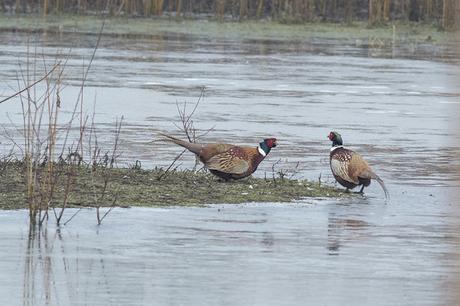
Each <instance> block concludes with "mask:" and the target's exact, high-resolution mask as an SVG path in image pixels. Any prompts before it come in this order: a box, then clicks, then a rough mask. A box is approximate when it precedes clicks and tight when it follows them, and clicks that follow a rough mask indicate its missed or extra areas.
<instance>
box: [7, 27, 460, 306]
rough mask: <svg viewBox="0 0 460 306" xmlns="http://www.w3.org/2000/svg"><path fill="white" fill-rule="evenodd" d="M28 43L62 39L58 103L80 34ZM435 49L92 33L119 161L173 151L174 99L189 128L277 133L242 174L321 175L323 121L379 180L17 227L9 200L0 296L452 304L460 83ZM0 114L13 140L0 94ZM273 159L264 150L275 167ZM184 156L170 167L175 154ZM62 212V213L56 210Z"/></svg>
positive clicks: (97, 85) (12, 113)
mask: <svg viewBox="0 0 460 306" xmlns="http://www.w3.org/2000/svg"><path fill="white" fill-rule="evenodd" d="M0 40H1V41H2V45H1V46H0V65H1V66H2V69H1V71H0V76H1V79H2V83H1V84H0V95H3V96H7V95H8V94H9V93H11V92H13V89H12V87H13V88H17V79H18V74H17V73H18V71H19V68H18V67H19V66H18V63H20V64H21V65H22V67H24V65H25V62H26V58H27V48H26V46H27V35H26V34H20V33H19V34H18V33H16V34H11V33H0ZM32 40H38V41H39V42H40V43H39V45H40V47H39V48H38V49H37V53H40V54H43V53H44V54H45V58H47V59H48V60H49V61H51V58H53V57H54V55H55V54H56V53H58V52H61V53H66V52H69V49H68V48H70V47H72V50H71V54H72V56H71V58H70V59H69V61H68V62H67V68H66V69H67V70H66V79H65V80H66V81H65V84H64V85H65V87H64V91H63V93H62V98H63V99H62V101H63V105H62V107H63V110H64V113H63V116H68V113H66V111H67V112H68V111H71V109H72V106H73V103H74V101H75V100H76V96H77V92H78V89H79V84H80V78H81V75H82V65H83V64H84V63H87V62H88V61H89V57H90V55H91V52H92V49H91V48H92V47H93V46H94V45H95V41H96V37H95V36H92V35H77V34H65V35H53V34H47V35H42V34H40V35H38V36H33V37H32ZM456 67H457V60H456V58H455V56H453V55H452V54H451V53H449V50H448V48H446V47H445V46H438V45H436V44H435V45H432V44H423V43H421V44H419V45H414V46H409V47H407V46H406V47H402V46H400V47H395V48H381V49H372V48H371V47H370V46H369V45H367V44H357V43H356V42H350V40H345V39H344V40H337V39H335V40H328V39H309V40H305V41H296V42H286V41H284V42H279V41H267V40H256V39H255V40H234V39H232V40H228V39H224V38H222V39H211V38H208V37H192V38H190V37H183V36H180V35H165V36H155V37H121V38H119V37H104V38H103V39H102V41H101V45H100V48H99V50H98V51H97V54H96V58H95V60H94V62H93V66H92V68H91V71H90V74H89V78H88V81H87V83H86V87H85V96H84V97H85V107H87V109H88V110H91V109H93V101H94V100H96V101H97V102H96V106H95V110H96V116H95V123H96V125H97V127H98V130H99V132H98V133H99V139H100V145H101V146H106V147H110V143H111V142H112V141H113V136H112V130H113V125H114V122H115V120H116V117H117V116H118V117H119V116H122V115H123V116H124V127H123V132H122V135H121V143H120V150H121V153H122V155H121V160H120V165H128V164H130V163H133V162H134V161H135V160H140V161H141V162H142V165H143V166H144V167H153V166H167V165H168V164H169V163H170V162H171V160H172V159H173V158H174V157H175V155H176V154H177V153H179V152H180V151H181V150H180V149H179V148H176V147H174V146H172V145H170V144H166V143H161V142H152V140H155V139H158V137H157V136H156V135H155V132H156V131H158V130H162V131H167V132H169V133H175V130H176V127H175V125H174V123H175V122H177V120H178V117H177V109H176V102H184V101H187V102H188V103H189V107H190V108H193V104H194V103H195V102H196V101H197V100H198V97H199V95H200V90H201V88H202V87H203V86H205V87H206V90H205V97H204V99H203V100H202V101H201V103H200V105H199V107H198V110H197V112H196V114H195V118H194V123H195V126H196V127H197V128H198V129H200V130H203V131H204V130H207V129H210V128H212V129H213V130H212V131H211V132H210V133H209V134H207V135H206V136H205V137H203V141H209V142H211V141H218V140H219V141H222V140H224V141H226V142H230V143H241V144H254V145H255V144H256V143H258V142H259V141H260V140H261V139H262V138H264V137H266V136H275V137H277V138H278V139H279V146H278V147H277V148H276V149H274V150H273V151H272V152H271V153H270V156H269V158H268V159H267V160H265V161H264V162H263V164H262V165H261V166H260V168H259V170H258V172H257V173H256V175H259V176H263V175H264V173H271V171H273V170H272V165H273V164H274V163H276V165H275V171H277V170H280V169H283V170H285V171H288V172H290V173H292V172H295V177H296V178H308V179H314V180H317V179H318V177H319V176H321V179H322V180H323V181H325V182H326V183H330V184H332V183H333V180H332V178H331V175H330V171H329V168H328V167H329V166H328V154H329V146H330V142H329V141H328V140H327V139H326V135H327V134H328V133H329V131H330V130H337V131H340V133H341V134H342V137H343V139H344V142H345V144H346V145H348V146H350V147H351V148H353V149H355V150H357V151H359V152H360V153H361V154H362V155H364V156H365V157H366V158H367V159H368V161H369V162H370V163H371V164H372V166H373V168H374V169H375V170H376V172H377V173H379V175H380V176H381V177H382V178H383V179H384V180H385V182H386V184H387V186H388V189H389V190H390V193H391V201H390V202H388V203H385V202H384V201H383V193H382V191H381V190H380V189H379V187H378V185H375V184H372V185H371V186H370V187H369V188H368V190H367V193H366V195H365V196H363V197H361V196H358V197H355V198H352V199H346V200H308V199H305V200H302V201H298V202H296V203H292V204H276V203H261V204H257V205H255V204H247V205H222V204H216V205H211V206H210V207H207V208H170V209H116V210H114V211H113V212H112V213H111V214H110V215H109V216H108V217H107V219H106V220H105V221H104V224H103V225H102V226H100V227H97V226H96V225H95V223H96V221H95V212H94V211H93V210H84V211H82V212H80V213H79V215H77V217H76V218H75V219H74V220H72V222H71V223H69V224H68V225H67V226H65V227H62V228H60V229H56V228H55V227H54V226H53V225H52V224H50V225H49V226H48V228H47V229H46V230H44V231H43V232H41V233H29V229H28V226H27V212H25V211H3V212H0V237H1V239H0V293H1V294H0V304H1V305H21V304H22V305H44V304H50V305H155V304H158V305H164V304H170V305H305V304H311V305H415V304H416V305H453V304H455V302H454V296H453V294H452V292H453V291H455V290H451V289H452V280H453V278H454V277H456V276H457V277H458V276H459V274H460V263H459V258H460V256H459V255H460V252H459V244H458V228H457V227H456V225H455V223H456V222H457V220H458V218H459V217H460V215H459V213H458V209H457V207H456V206H457V203H456V202H455V201H453V200H451V198H450V197H449V194H450V193H452V192H453V191H454V190H456V189H457V187H458V186H457V179H458V177H457V173H456V171H455V170H456V168H457V167H458V158H457V157H458V153H459V145H458V142H459V138H460V137H459V136H458V133H455V132H454V129H453V125H454V124H455V123H456V122H457V121H458V118H459V115H460V114H459V111H458V110H459V109H460V108H458V107H455V106H457V104H458V103H460V102H459V94H460V92H459V91H458V89H457V88H456V87H455V86H454V83H453V82H452V79H453V76H454V71H455V68H456ZM1 107H2V108H3V112H2V113H1V114H0V123H1V124H2V126H3V129H4V131H6V132H7V133H8V135H10V137H5V138H4V139H3V140H2V143H1V148H2V150H3V152H7V151H8V149H9V148H10V147H11V143H12V139H13V140H15V141H20V140H19V139H20V138H19V137H18V135H17V129H18V128H19V129H20V124H21V122H22V121H21V120H22V115H21V109H20V107H19V104H18V101H14V100H13V101H9V102H7V103H4V104H2V105H1ZM278 161H279V162H278ZM193 163H194V159H193V157H192V156H190V154H188V155H186V156H184V159H182V160H181V167H184V168H186V167H190V166H192V165H193ZM72 213H73V211H71V210H68V214H69V216H70V215H71V214H72Z"/></svg>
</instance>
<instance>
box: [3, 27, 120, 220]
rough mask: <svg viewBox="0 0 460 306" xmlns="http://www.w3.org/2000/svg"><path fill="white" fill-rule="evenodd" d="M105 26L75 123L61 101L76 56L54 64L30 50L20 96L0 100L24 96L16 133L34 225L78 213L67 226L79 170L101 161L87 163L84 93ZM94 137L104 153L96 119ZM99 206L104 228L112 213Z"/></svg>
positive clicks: (75, 106)
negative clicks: (71, 60)
mask: <svg viewBox="0 0 460 306" xmlns="http://www.w3.org/2000/svg"><path fill="white" fill-rule="evenodd" d="M103 28H104V24H103V25H102V27H101V31H100V33H99V36H98V40H97V43H96V46H95V48H94V50H93V53H92V55H91V59H90V61H89V63H88V64H87V65H86V66H84V67H83V77H82V80H81V84H80V90H79V92H78V96H77V98H76V101H75V102H74V104H73V112H72V113H71V115H70V119H68V120H67V121H64V122H63V119H61V117H62V118H63V117H64V115H63V114H62V107H63V105H64V103H66V102H65V101H62V99H61V95H62V90H63V89H62V88H63V86H62V84H63V82H64V71H65V68H66V63H67V60H68V58H69V57H70V55H67V57H65V56H64V57H63V56H61V55H57V56H56V58H55V59H54V61H53V63H52V64H49V63H48V62H47V60H46V59H45V57H44V56H40V55H39V54H38V52H37V48H36V49H35V51H34V52H33V53H31V52H30V51H29V47H28V52H27V60H26V64H25V66H23V67H22V66H21V67H20V77H18V88H20V89H19V90H18V91H17V92H16V93H15V94H13V95H11V96H9V97H7V98H5V99H3V100H2V101H0V103H3V102H6V101H8V100H10V99H13V98H14V97H18V100H19V102H20V105H21V110H22V119H23V120H22V121H23V122H22V127H17V128H16V129H17V131H18V132H19V133H20V135H21V138H22V139H23V143H22V144H18V143H16V142H14V143H15V145H16V146H17V147H19V150H20V151H21V152H22V162H23V169H24V178H25V185H26V192H25V195H26V199H25V200H26V202H27V205H28V208H29V217H30V218H29V219H30V224H31V225H32V226H35V225H37V224H38V225H39V226H41V225H43V223H44V222H45V221H46V220H48V218H49V211H53V215H54V218H55V221H56V223H57V224H58V225H59V224H62V223H64V224H66V223H67V222H69V221H70V220H71V219H72V218H73V217H74V216H75V214H74V215H73V216H72V217H71V218H70V219H69V220H67V221H66V222H63V216H64V211H65V210H66V208H67V207H68V205H69V201H70V200H71V198H72V192H73V188H74V186H75V180H76V178H77V176H78V173H79V170H80V169H81V167H84V165H85V164H92V165H94V164H95V158H96V157H97V155H95V154H91V161H90V163H85V161H84V155H85V148H84V139H85V137H86V136H87V135H88V131H87V123H88V118H89V116H88V115H86V114H85V113H84V99H83V96H84V95H83V92H84V88H85V82H86V79H87V76H88V72H89V69H90V67H91V64H92V62H93V59H94V57H95V53H96V50H97V48H98V46H99V42H100V39H101V35H102V30H103ZM13 102H14V101H13ZM120 129H121V120H120V121H117V123H116V131H115V134H116V137H115V144H114V146H113V149H112V152H111V154H110V160H109V161H108V163H106V164H105V165H104V166H103V167H102V168H104V169H106V170H105V171H103V174H102V175H103V176H104V187H103V190H102V191H101V195H100V196H99V197H97V196H96V195H95V201H96V203H100V201H102V200H103V199H104V195H105V193H106V189H107V186H108V185H109V181H110V175H109V174H108V172H109V171H108V170H109V169H112V168H113V166H114V163H115V160H116V157H117V149H118V140H119V134H120ZM75 130H76V131H77V132H75ZM89 133H90V137H89V138H90V140H89V141H90V148H91V149H92V150H93V151H94V152H100V149H99V148H98V147H97V140H96V142H95V145H93V147H91V141H92V139H97V138H91V135H93V133H94V116H93V125H92V128H91V130H90V131H89ZM93 157H94V158H93ZM99 168H101V167H99ZM99 168H98V169H99ZM58 193H59V194H60V197H59V199H60V200H59V201H58V200H57V198H58V197H57V194H58ZM115 202H116V199H115V200H113V204H115ZM99 208H100V205H97V209H96V215H97V222H98V224H101V222H102V220H103V219H104V218H105V217H106V216H107V214H108V213H109V212H110V211H107V212H106V213H105V214H104V215H103V216H101V215H100V211H99ZM77 212H78V211H77Z"/></svg>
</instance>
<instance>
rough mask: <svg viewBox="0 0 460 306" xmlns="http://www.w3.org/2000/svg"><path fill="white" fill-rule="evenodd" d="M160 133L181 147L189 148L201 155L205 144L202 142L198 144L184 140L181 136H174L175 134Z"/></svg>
mask: <svg viewBox="0 0 460 306" xmlns="http://www.w3.org/2000/svg"><path fill="white" fill-rule="evenodd" d="M158 134H160V135H161V136H163V137H165V138H166V140H168V141H171V142H173V143H175V144H177V145H179V146H181V147H184V148H186V149H187V150H189V151H191V152H193V153H195V154H197V155H199V154H200V152H201V149H202V148H203V146H202V145H201V144H198V143H193V142H188V141H184V140H182V139H179V138H176V137H173V136H170V135H168V134H164V133H158Z"/></svg>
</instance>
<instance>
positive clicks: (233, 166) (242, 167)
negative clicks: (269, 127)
mask: <svg viewBox="0 0 460 306" xmlns="http://www.w3.org/2000/svg"><path fill="white" fill-rule="evenodd" d="M162 135H163V136H164V137H166V138H167V139H168V140H170V141H172V142H174V143H175V144H178V145H180V146H182V147H184V148H186V149H188V150H189V151H191V152H193V153H195V154H196V155H197V156H198V157H199V159H200V160H201V162H202V163H203V164H205V165H206V167H207V168H208V169H209V171H210V172H211V173H212V174H214V175H216V176H218V177H220V178H222V179H224V180H230V179H235V180H236V179H241V178H244V177H247V176H249V175H251V174H252V173H254V171H256V170H257V167H258V166H259V164H260V162H262V160H264V158H265V156H266V155H267V154H268V153H269V152H270V150H271V148H274V147H276V139H275V138H268V139H265V140H264V141H262V142H261V143H260V144H259V146H258V147H244V146H236V145H231V144H226V143H210V144H197V143H191V142H188V141H183V140H181V139H178V138H175V137H173V136H169V135H166V134H162Z"/></svg>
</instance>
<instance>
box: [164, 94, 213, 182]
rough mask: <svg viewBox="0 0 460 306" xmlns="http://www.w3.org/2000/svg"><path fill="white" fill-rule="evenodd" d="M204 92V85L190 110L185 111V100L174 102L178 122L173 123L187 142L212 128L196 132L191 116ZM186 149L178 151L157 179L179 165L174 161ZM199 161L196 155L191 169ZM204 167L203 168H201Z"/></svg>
mask: <svg viewBox="0 0 460 306" xmlns="http://www.w3.org/2000/svg"><path fill="white" fill-rule="evenodd" d="M204 93H205V87H202V88H201V91H200V96H199V97H198V100H197V102H196V103H195V105H194V106H193V108H192V110H191V111H190V112H188V111H187V105H188V104H187V102H184V103H183V104H182V105H181V104H180V103H179V102H176V107H177V113H178V115H179V122H180V123H174V125H175V126H176V128H177V129H178V131H179V132H180V133H181V134H184V136H185V137H186V138H187V140H188V141H189V142H193V143H195V142H196V141H197V140H198V139H200V138H201V137H203V136H205V135H207V134H208V133H209V132H211V131H212V130H213V128H210V129H208V130H206V131H205V132H203V133H201V134H198V130H197V129H196V128H195V125H194V120H193V116H194V115H195V113H196V110H197V108H198V106H199V105H200V103H201V102H202V100H203V98H204ZM186 151H187V149H184V150H182V152H181V153H179V154H178V155H177V156H176V157H175V158H174V159H173V161H172V162H171V164H170V165H169V166H168V167H167V168H166V170H165V172H164V173H163V174H162V175H160V176H159V177H158V180H161V179H163V178H165V177H166V176H167V175H168V174H169V173H171V171H175V170H176V169H177V168H178V167H179V166H180V165H176V162H177V161H178V160H179V159H180V158H181V157H182V155H184V153H185V152H186ZM199 163H200V161H199V159H198V157H196V159H195V165H194V166H193V171H197V170H196V169H197V167H198V165H199ZM202 169H204V168H202Z"/></svg>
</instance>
